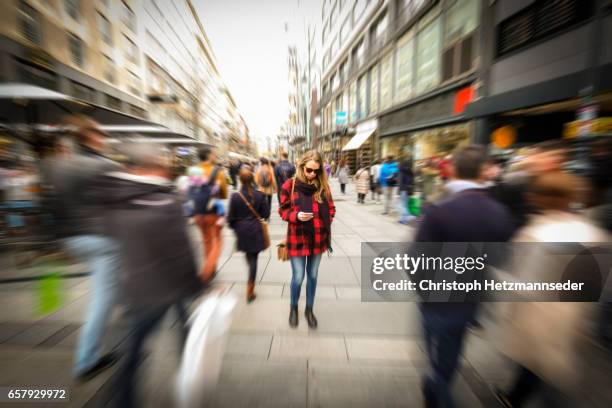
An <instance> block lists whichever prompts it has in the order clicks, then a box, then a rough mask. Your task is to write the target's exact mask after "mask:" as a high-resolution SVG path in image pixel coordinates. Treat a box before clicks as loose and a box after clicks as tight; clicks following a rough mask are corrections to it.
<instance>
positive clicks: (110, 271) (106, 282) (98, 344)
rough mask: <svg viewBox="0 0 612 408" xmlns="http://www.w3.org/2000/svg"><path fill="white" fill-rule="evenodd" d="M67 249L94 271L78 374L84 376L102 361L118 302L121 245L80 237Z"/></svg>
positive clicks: (79, 347)
mask: <svg viewBox="0 0 612 408" xmlns="http://www.w3.org/2000/svg"><path fill="white" fill-rule="evenodd" d="M66 248H67V249H68V252H69V253H70V254H72V255H73V256H74V257H75V258H76V259H77V260H78V261H79V262H81V263H84V264H86V265H87V266H88V267H89V270H90V271H91V278H92V281H91V298H90V300H89V305H88V307H87V316H86V320H85V323H84V325H83V328H82V329H81V334H80V335H79V341H78V344H77V350H76V357H75V363H74V369H73V371H74V374H75V375H77V376H78V375H80V374H83V373H84V372H85V371H87V370H88V369H90V368H91V367H93V366H94V365H96V363H97V362H98V360H99V359H100V354H101V353H100V350H101V348H102V336H103V335H104V330H105V328H106V324H107V323H108V320H109V318H110V316H111V312H112V310H113V306H114V305H115V302H116V300H117V293H118V287H119V268H120V254H119V250H120V247H119V244H118V243H117V242H115V241H113V240H112V239H110V238H107V237H104V236H101V235H79V236H74V237H71V238H68V239H67V240H66Z"/></svg>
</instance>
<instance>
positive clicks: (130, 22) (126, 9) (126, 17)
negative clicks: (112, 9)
mask: <svg viewBox="0 0 612 408" xmlns="http://www.w3.org/2000/svg"><path fill="white" fill-rule="evenodd" d="M121 4H122V6H121V8H122V9H123V10H122V11H123V18H122V20H123V23H124V24H125V26H126V27H127V28H129V29H130V30H132V31H135V30H136V15H135V14H134V12H133V11H132V9H131V8H130V6H128V5H127V3H126V2H125V1H123V2H121Z"/></svg>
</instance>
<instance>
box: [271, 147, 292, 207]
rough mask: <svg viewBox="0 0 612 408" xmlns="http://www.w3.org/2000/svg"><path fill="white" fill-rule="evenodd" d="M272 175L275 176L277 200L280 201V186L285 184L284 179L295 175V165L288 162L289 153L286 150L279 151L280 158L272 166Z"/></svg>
mask: <svg viewBox="0 0 612 408" xmlns="http://www.w3.org/2000/svg"><path fill="white" fill-rule="evenodd" d="M274 175H275V176H276V185H277V186H278V192H277V193H278V202H279V203H280V188H281V187H282V185H283V184H285V181H287V180H288V179H290V178H292V177H293V176H294V175H295V166H294V165H293V164H291V163H290V162H289V155H288V154H287V152H281V160H280V162H278V164H277V165H276V166H275V167H274Z"/></svg>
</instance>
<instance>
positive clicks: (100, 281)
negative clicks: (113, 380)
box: [48, 115, 120, 380]
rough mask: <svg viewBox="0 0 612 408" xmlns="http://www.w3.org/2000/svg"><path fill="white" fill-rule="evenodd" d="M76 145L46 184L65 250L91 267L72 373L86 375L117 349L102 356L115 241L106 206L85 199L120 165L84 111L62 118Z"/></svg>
mask: <svg viewBox="0 0 612 408" xmlns="http://www.w3.org/2000/svg"><path fill="white" fill-rule="evenodd" d="M65 126H66V127H67V128H68V129H70V135H71V137H73V138H74V139H75V142H76V144H77V146H75V152H73V154H71V155H69V156H66V157H64V158H63V159H62V160H55V161H54V164H53V168H52V169H50V172H51V174H50V175H49V178H48V180H49V183H50V184H51V185H52V187H51V188H53V189H54V191H55V193H54V202H53V204H52V206H53V207H54V210H53V213H54V214H55V216H56V217H57V218H58V219H57V228H58V231H57V232H58V235H59V236H62V237H64V243H65V247H66V249H67V250H68V253H69V254H70V255H72V256H73V257H74V258H75V259H76V260H78V261H79V262H80V263H82V264H84V265H85V266H87V267H88V269H89V271H90V272H91V281H92V282H91V295H90V296H91V297H90V300H89V304H88V306H87V313H86V316H85V323H84V325H83V327H82V329H81V333H80V335H79V340H78V342H77V348H76V356H75V359H74V367H73V373H74V375H75V376H76V377H77V379H79V380H86V379H89V378H91V377H93V376H95V375H96V374H98V373H100V372H101V371H102V370H104V369H106V368H108V367H110V366H111V365H113V364H114V363H115V362H116V360H117V358H118V356H117V354H116V353H108V354H105V355H102V353H101V351H102V337H103V335H104V331H105V328H106V325H107V323H108V321H109V319H110V316H111V312H112V309H113V306H114V305H115V304H116V301H117V294H118V279H119V276H118V274H119V266H120V265H119V250H120V248H119V245H118V243H117V242H116V241H115V240H114V239H112V238H111V237H109V236H108V235H107V234H106V229H105V225H104V222H103V215H104V211H105V210H106V209H105V207H104V205H102V204H101V203H99V202H96V201H92V200H89V199H88V196H87V194H88V193H89V190H90V189H91V188H93V187H95V180H96V179H97V178H98V177H99V176H100V175H102V174H105V173H107V172H110V171H115V170H118V169H119V168H120V166H119V164H117V163H116V162H113V161H111V160H109V159H107V158H106V157H105V156H104V153H105V151H106V146H107V141H108V138H107V135H106V134H105V133H104V132H102V131H101V130H100V128H99V126H98V123H97V122H95V121H94V120H92V119H91V118H89V117H87V116H85V115H75V116H71V117H69V118H67V119H66V120H65Z"/></svg>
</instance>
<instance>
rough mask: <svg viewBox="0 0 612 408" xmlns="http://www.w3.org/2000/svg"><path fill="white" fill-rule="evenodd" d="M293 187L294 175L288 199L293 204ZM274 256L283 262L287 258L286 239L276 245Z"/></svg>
mask: <svg viewBox="0 0 612 408" xmlns="http://www.w3.org/2000/svg"><path fill="white" fill-rule="evenodd" d="M294 189H295V177H294V178H293V184H292V185H291V195H290V196H289V197H290V201H291V204H293V191H294ZM276 256H277V258H278V260H279V261H282V262H285V261H288V260H289V250H288V249H287V239H286V238H285V239H283V240H282V241H281V242H279V243H278V244H277V245H276Z"/></svg>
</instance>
